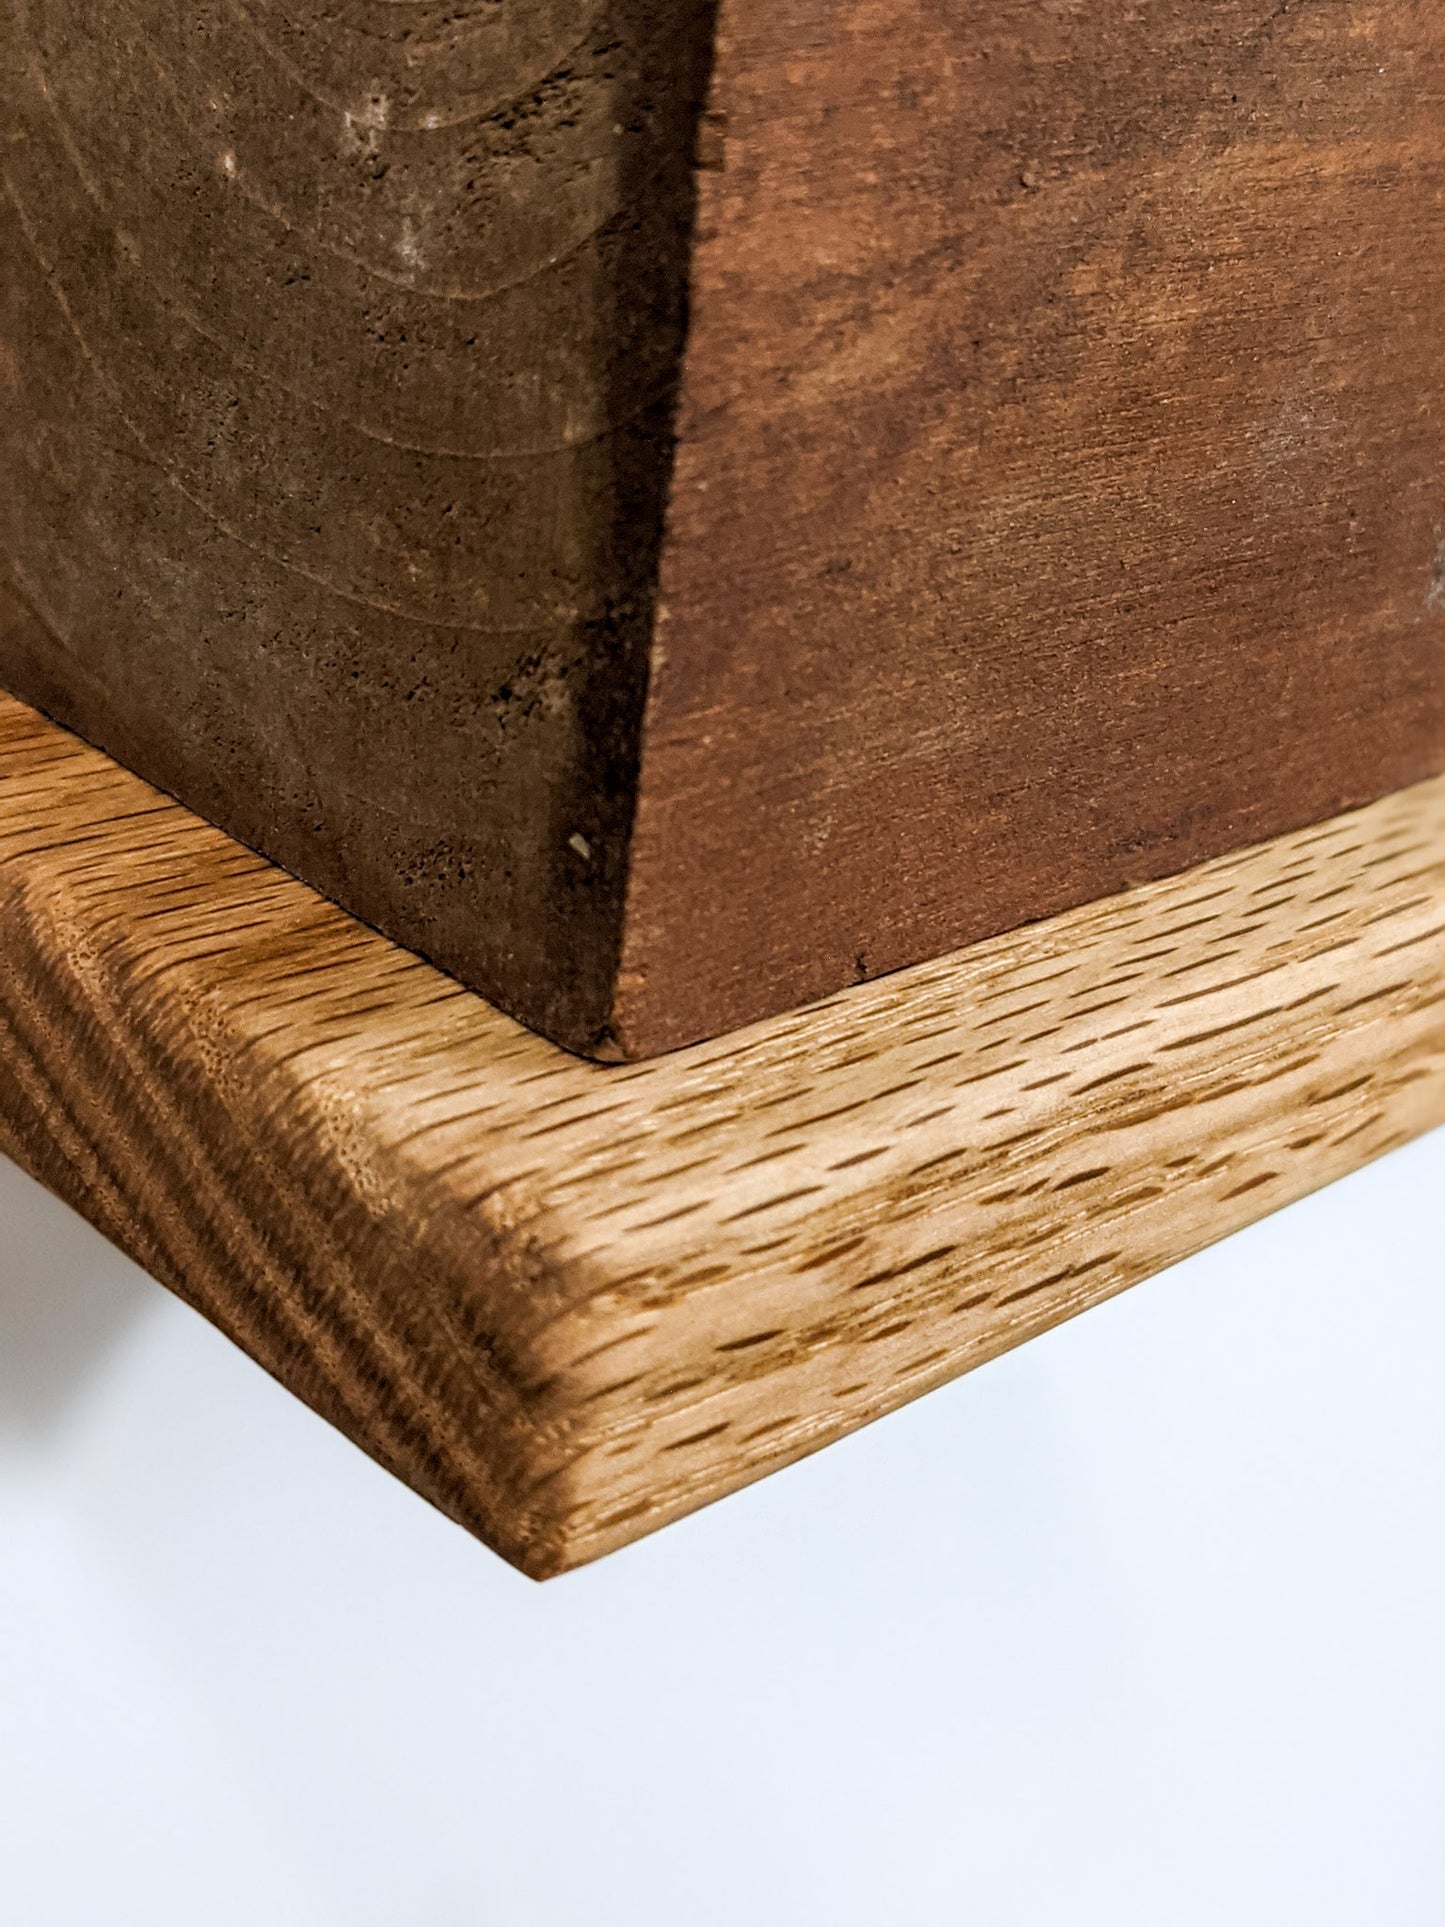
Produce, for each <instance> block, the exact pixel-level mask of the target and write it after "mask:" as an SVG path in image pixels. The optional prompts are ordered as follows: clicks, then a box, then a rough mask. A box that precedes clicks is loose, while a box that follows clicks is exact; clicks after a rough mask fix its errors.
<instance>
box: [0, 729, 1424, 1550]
mask: <svg viewBox="0 0 1445 1927" xmlns="http://www.w3.org/2000/svg"><path fill="white" fill-rule="evenodd" d="M0 918H3V936H0V942H3V947H0V1144H3V1146H4V1148H5V1149H6V1150H8V1151H9V1152H10V1153H11V1155H13V1156H14V1157H16V1158H17V1159H18V1160H19V1161H20V1163H22V1164H23V1165H24V1166H25V1167H26V1168H27V1169H28V1170H30V1171H31V1172H33V1173H34V1174H35V1175H36V1176H37V1177H39V1178H40V1179H41V1180H42V1181H43V1182H44V1183H46V1184H47V1185H49V1186H50V1187H51V1188H52V1189H53V1190H54V1191H56V1192H58V1193H59V1194H60V1195H61V1196H62V1197H63V1198H66V1199H68V1200H69V1202H70V1203H71V1204H73V1205H74V1206H76V1208H77V1209H79V1210H80V1211H82V1212H83V1213H84V1214H85V1216H86V1217H88V1218H89V1219H90V1220H91V1221H92V1222H93V1223H94V1224H96V1225H97V1226H99V1228H100V1229H101V1230H102V1231H103V1232H105V1233H106V1235H107V1236H109V1237H110V1238H112V1239H114V1240H115V1242H116V1243H117V1244H119V1245H120V1246H121V1247H122V1248H123V1249H125V1250H126V1251H128V1252H129V1253H130V1254H131V1255H132V1256H133V1257H134V1258H136V1259H137V1260H138V1261H139V1262H140V1263H141V1264H142V1265H144V1266H145V1267H146V1269H147V1270H148V1271H150V1272H152V1273H153V1274H154V1275H155V1276H156V1277H157V1278H159V1279H161V1280H162V1281H163V1282H164V1283H165V1284H167V1285H169V1286H170V1287H171V1288H172V1289H173V1290H175V1291H177V1292H179V1293H180V1294H181V1296H183V1297H184V1298H186V1299H187V1300H188V1301H189V1302H190V1303H192V1304H193V1305H195V1306H197V1307H198V1308H199V1309H200V1310H201V1311H202V1312H204V1313H205V1315H206V1316H207V1317H208V1318H211V1319H213V1320H214V1321H215V1322H216V1324H218V1325H219V1326H220V1327H221V1328H222V1329H223V1330H224V1331H226V1332H228V1333H229V1334H230V1336H231V1337H232V1338H234V1339H235V1340H236V1342H237V1343H238V1344H240V1345H242V1346H244V1348H245V1349H246V1350H247V1351H248V1352H249V1353H250V1354H251V1355H252V1356H253V1357H254V1358H256V1359H257V1360H259V1362H260V1363H261V1364H262V1365H264V1366H265V1367H266V1368H267V1370H269V1371H271V1372H273V1373H274V1374H275V1375H276V1377H277V1378H279V1379H280V1380H281V1381H282V1382H283V1383H284V1384H286V1385H288V1386H289V1387H290V1388H291V1389H292V1390H293V1391H294V1392H296V1393H297V1394H298V1395H299V1396H300V1397H301V1398H303V1399H305V1400H306V1401H307V1402H308V1403H309V1404H310V1405H312V1406H314V1407H315V1409H316V1410H317V1411H318V1412H320V1413H322V1414H323V1415H324V1416H325V1417H326V1418H328V1419H329V1420H331V1421H332V1423H334V1424H335V1425H337V1426H339V1427H340V1428H341V1429H342V1430H343V1431H344V1432H346V1433H347V1434H348V1435H349V1436H350V1437H351V1438H352V1439H354V1440H355V1441H356V1443H357V1444H358V1445H360V1446H362V1447H363V1448H364V1449H365V1450H366V1451H368V1452H369V1453H371V1454H372V1455H373V1457H375V1458H376V1459H378V1460H379V1461H380V1462H381V1463H382V1464H383V1465H385V1466H387V1467H389V1468H390V1469H391V1470H392V1471H393V1472H395V1473H396V1474H397V1475H398V1476H399V1477H401V1478H403V1479H405V1480H407V1481H408V1482H409V1483H410V1484H411V1485H412V1486H414V1487H415V1488H416V1490H417V1491H418V1492H420V1493H422V1494H423V1495H424V1496H425V1497H426V1498H428V1499H429V1500H431V1501H432V1502H433V1503H434V1504H436V1505H438V1506H440V1507H441V1508H442V1509H443V1510H444V1511H445V1512H447V1513H449V1514H451V1516H452V1517H453V1518H455V1519H457V1520H459V1521H460V1522H461V1523H462V1524H463V1525H464V1526H466V1527H468V1528H469V1529H470V1530H472V1531H473V1532H475V1533H477V1534H478V1535H479V1536H480V1537H481V1538H483V1539H484V1540H486V1541H487V1542H488V1544H490V1545H492V1546H495V1547H496V1549H497V1550H498V1551H499V1552H501V1553H502V1554H503V1555H504V1556H505V1557H507V1558H508V1559H510V1560H512V1561H513V1562H514V1563H516V1564H517V1565H519V1566H521V1567H522V1568H523V1569H524V1570H525V1571H527V1572H530V1573H533V1574H536V1575H539V1576H542V1575H546V1574H549V1573H554V1572H557V1571H560V1570H562V1569H564V1568H565V1567H568V1566H571V1565H576V1564H578V1563H580V1562H582V1561H585V1560H587V1559H591V1558H595V1557H596V1556H597V1555H598V1554H600V1553H604V1552H607V1551H608V1550H610V1549H611V1548H613V1547H616V1546H618V1545H621V1544H623V1543H624V1542H625V1541H627V1540H629V1539H632V1538H636V1537H638V1536H639V1535H641V1534H643V1533H645V1532H648V1531H651V1530H652V1529H653V1528H655V1527H657V1526H660V1525H662V1524H664V1523H665V1522H666V1521H668V1520H670V1519H673V1518H676V1517H677V1516H678V1515H679V1514H681V1513H684V1512H687V1511H689V1510H690V1509H692V1508H693V1507H695V1506H699V1505H702V1504H704V1503H706V1502H707V1501H708V1500H710V1499H715V1498H717V1497H718V1496H720V1495H721V1494H722V1493H725V1492H727V1491H730V1490H732V1489H733V1488H735V1487H737V1486H740V1485H742V1484H744V1483H746V1482H747V1481H749V1480H751V1479H754V1478H757V1477H759V1476H761V1475H762V1474H764V1473H766V1472H769V1471H772V1470H774V1469H775V1468H777V1467H779V1466H782V1465H785V1464H787V1463H788V1462H789V1461H790V1460H792V1459H796V1458H798V1457H799V1456H801V1455H802V1454H803V1453H806V1452H809V1451H812V1450H814V1449H815V1448H816V1447H818V1446H820V1445H823V1444H826V1443H827V1442H828V1441H829V1440H831V1439H835V1438H837V1437H839V1436H840V1435H841V1434H843V1433H845V1432H848V1431H850V1430H852V1429H853V1428H854V1427H856V1426H859V1425H862V1424H864V1423H866V1422H867V1421H868V1420H869V1419H872V1418H875V1417H877V1416H878V1415H879V1414H880V1413H882V1412H885V1411H887V1410H889V1409H890V1408H891V1407H894V1406H897V1405H899V1404H901V1403H903V1402H904V1401H905V1400H907V1399H910V1398H913V1397H916V1396H917V1395H918V1394H919V1393H921V1392H925V1391H927V1390H928V1389H929V1388H930V1387H932V1386H935V1385H938V1384H940V1383H942V1382H943V1381H944V1380H946V1379H948V1378H951V1377H953V1376H954V1375H956V1374H957V1373H959V1372H963V1371H966V1370H967V1369H968V1368H969V1367H971V1366H973V1365H977V1364H979V1363H980V1362H982V1361H983V1360H985V1359H987V1358H989V1357H991V1356H993V1355H995V1354H996V1353H998V1352H1000V1351H1002V1350H1004V1349H1005V1348H1007V1347H1008V1346H1011V1345H1015V1344H1018V1343H1019V1342H1020V1341H1021V1340H1023V1339H1026V1338H1028V1337H1030V1336H1032V1335H1033V1334H1035V1333H1037V1332H1040V1331H1042V1330H1044V1329H1045V1328H1046V1327H1048V1326H1050V1325H1053V1324H1055V1323H1057V1322H1058V1321H1059V1320H1061V1319H1063V1318H1067V1317H1069V1316H1071V1315H1072V1314H1073V1313H1075V1312H1078V1311H1081V1310H1083V1309H1084V1308H1085V1307H1086V1306H1089V1305H1091V1304H1094V1303H1096V1302H1098V1301H1099V1300H1100V1299H1102V1298H1105V1297H1107V1296H1109V1295H1110V1294H1111V1293H1113V1292H1116V1291H1119V1290H1121V1289H1122V1288H1123V1287H1124V1286H1126V1285H1129V1284H1132V1283H1134V1282H1136V1281H1137V1280H1139V1279H1141V1278H1143V1277H1145V1276H1147V1275H1148V1274H1149V1273H1151V1272H1153V1271H1156V1270H1158V1269H1159V1268H1160V1267H1161V1266H1164V1265H1167V1264H1169V1263H1171V1262H1172V1261H1174V1260H1175V1259H1178V1258H1180V1257H1183V1256H1184V1255H1185V1254H1187V1253H1188V1252H1191V1251H1194V1250H1196V1249H1198V1248H1199V1247H1200V1246H1202V1245H1204V1244H1206V1243H1208V1242H1209V1241H1211V1240H1212V1239H1215V1238H1218V1237H1221V1236H1223V1235H1224V1234H1225V1233H1227V1232H1230V1231H1233V1230H1236V1229H1238V1228H1239V1227H1240V1226H1242V1225H1244V1224H1246V1223H1248V1222H1249V1221H1250V1220H1252V1219H1254V1218H1257V1217H1260V1216H1262V1215H1263V1214H1264V1213H1266V1212H1268V1211H1271V1210H1274V1209H1275V1208H1276V1207H1278V1206H1279V1205H1282V1204H1284V1203H1286V1202H1287V1201H1289V1200H1291V1199H1294V1198H1297V1197H1300V1196H1301V1195H1303V1194H1304V1193H1305V1192H1307V1191H1310V1190H1312V1189H1313V1188H1315V1187H1316V1186H1319V1185H1321V1184H1324V1183H1327V1182H1329V1181H1330V1180H1332V1179H1334V1178H1337V1177H1340V1176H1342V1175H1343V1174H1344V1173H1345V1172H1347V1171H1349V1170H1351V1169H1353V1168H1354V1167H1355V1166H1357V1165H1360V1164H1363V1163H1364V1162H1366V1161H1367V1160H1368V1159H1370V1158H1373V1157H1376V1156H1378V1155H1379V1154H1380V1153H1381V1152H1383V1151H1386V1150H1388V1149H1390V1148H1391V1147H1392V1146H1395V1145H1398V1144H1401V1143H1403V1142H1404V1141H1405V1140H1406V1139H1408V1138H1409V1137H1411V1136H1413V1135H1414V1134H1416V1133H1417V1132H1420V1131H1423V1130H1425V1129H1427V1128H1429V1127H1430V1126H1432V1125H1435V1124H1437V1123H1439V1122H1441V1121H1442V1120H1445V780H1441V781H1436V782H1433V783H1428V784H1424V785H1422V786H1420V787H1418V788H1416V789H1413V790H1408V791H1404V792H1402V793H1400V794H1398V795H1395V796H1392V797H1388V798H1386V799H1385V800H1384V801H1383V802H1380V803H1377V804H1374V805H1373V806H1371V807H1370V808H1368V809H1365V810H1361V811H1358V812H1355V813H1353V814H1351V815H1348V816H1343V817H1338V818H1336V819H1335V820H1333V821H1332V822H1329V823H1327V824H1324V825H1321V826H1317V827H1315V828H1313V829H1308V830H1304V831H1301V832H1300V833H1298V834H1296V835H1291V836H1286V837H1282V838H1280V839H1278V840H1277V841H1275V842H1273V843H1269V844H1266V845H1262V846H1260V847H1258V848H1255V849H1252V850H1249V851H1246V852H1244V853H1243V854H1241V855H1237V856H1234V857H1230V858H1226V859H1224V860H1222V861H1219V862H1216V863H1212V864H1209V865H1207V866H1205V867H1203V868H1201V869H1198V870H1195V871H1193V872H1191V873H1189V874H1188V875H1185V876H1182V877H1179V878H1176V879H1174V880H1172V881H1169V882H1165V883H1160V884H1152V885H1149V886H1148V887H1146V888H1143V889H1140V890H1137V891H1134V892H1132V893H1130V894H1129V895H1126V896H1122V897H1114V898H1111V899H1109V900H1108V901H1105V902H1102V903H1098V904H1094V905H1091V906H1089V907H1088V908H1086V909H1083V910H1079V911H1076V912H1073V913H1071V914H1069V915H1067V916H1063V917H1059V918H1056V919H1054V920H1053V921H1051V922H1048V923H1044V924H1039V925H1035V926H1033V927H1032V928H1029V929H1026V930H1021V931H1018V932H1016V933H1014V934H1013V935H1011V936H1009V937H1006V938H1002V939H999V940H997V941H994V942H991V943H986V944H983V945H980V946H978V947H977V948H976V949H973V950H970V951H967V952H965V953H963V954H961V955H959V956H955V957H952V958H948V959H945V960H943V961H941V962H937V963H932V964H927V965H923V966H920V967H919V968H917V969H913V970H908V971H905V972H902V973H900V974H899V975H897V976H894V977H890V978H887V979H885V980H883V981H881V982H878V983H873V984H867V985H861V986H859V987H858V988H856V989H854V990H850V991H847V992H845V993H843V994H841V995H839V996H836V997H833V998H831V999H830V1000H828V1001H827V1002H826V1003H823V1004H819V1005H816V1006H814V1007H813V1008H811V1009H809V1010H806V1011H802V1012H798V1013H795V1014H793V1015H790V1016H788V1017H785V1018H781V1019H778V1020H775V1021H772V1022H769V1023H767V1024H764V1025H761V1026H758V1027H756V1028H754V1029H753V1030H751V1031H747V1032H744V1033H740V1034H738V1035H736V1036H733V1037H730V1038H727V1039H724V1040H722V1041H720V1042H717V1043H713V1044H708V1045H702V1046H699V1047H697V1048H695V1049H691V1050H687V1051H684V1052H681V1053H679V1054H678V1055H676V1056H673V1057H669V1058H664V1059H661V1060H658V1061H656V1062H653V1063H649V1064H645V1065H632V1066H627V1067H622V1068H609V1067H604V1066H599V1065H595V1064H589V1063H584V1062H582V1061H580V1060H578V1059H575V1058H572V1057H569V1056H567V1055H565V1054H564V1053H563V1052H561V1051H560V1050H558V1049H557V1048H555V1047H554V1046H552V1045H550V1044H547V1043H545V1042H543V1041H542V1040H540V1039H539V1038H537V1037H534V1036H532V1035H531V1034H529V1033H528V1032H526V1031H524V1030H522V1029H520V1028H519V1027H518V1026H517V1025H516V1024H514V1023H512V1022H511V1021H510V1020H509V1019H507V1018H505V1017H503V1016H501V1015H500V1014H499V1013H498V1012H496V1011H494V1010H492V1009H491V1008H489V1007H488V1006H487V1005H486V1004H484V1003H482V1002H481V1001H480V1000H479V999H478V998H476V997H475V996H472V995H470V994H469V993H467V992H465V991H463V990H460V989H459V988H458V987H457V986H456V985H455V984H453V983H452V982H451V981H450V980H449V979H447V978H445V977H443V976H441V975H439V974H438V973H437V972H436V971H435V970H432V969H431V968H429V967H428V966H427V965H426V964H423V963H421V962H419V961H418V960H417V959H415V958H414V957H412V956H410V955H408V954H407V953H406V952H404V951H401V950H398V949H396V948H394V947H393V946H392V945H390V944H388V943H387V942H385V941H384V940H383V939H381V938H380V937H377V936H376V935H374V934H373V933H372V932H370V931H368V930H366V929H364V928H362V927H361V926H360V925H358V924H356V923H354V922H353V921H351V920H350V919H349V918H348V917H346V916H345V915H343V914H342V913H341V912H340V911H338V910H336V909H334V908H332V907H331V906H330V905H329V904H327V903H325V902H323V901H322V900H321V899H320V898H318V897H317V896H315V895H314V894H313V893H312V892H310V891H309V890H307V889H305V888H304V887H303V886H302V885H300V884H298V883H296V882H294V881H293V880H292V879H291V878H290V877H288V876H286V875H284V874H283V873H282V872H280V871H278V870H276V869H274V868H273V867H272V866H270V865H269V864H267V863H264V862H263V861H261V860H260V859H259V858H257V857H255V856H254V855H252V854H251V853H250V852H248V851H247V850H245V849H243V848H242V847H240V846H239V845H238V844H235V843H233V842H231V841H230V840H228V839H227V838H226V837H225V836H223V835H221V834H220V833H219V832H218V831H216V830H213V829H211V828H210V827H208V826H207V825H206V824H204V823H202V822H201V821H199V820H198V819H197V818H196V817H194V816H192V815H190V814H188V813H187V812H186V811H185V810H183V809H181V808H179V807H178V806H177V805H176V804H174V803H171V802H169V801H168V800H166V799H165V798H164V797H162V796H160V795H159V794H157V793H156V792H155V791H154V790H151V789H149V788H147V787H146V785H145V784H143V783H141V782H140V781H138V780H137V779H136V778H135V777H133V776H131V775H129V774H128V773H126V772H125V771H123V770H122V769H120V768H118V767H117V766H116V765H115V764H114V763H112V762H110V761H109V760H108V759H107V758H106V757H104V756H102V755H101V754H99V753H98V752H97V751H95V750H92V749H90V748H87V747H86V746H85V745H83V744H82V743H80V742H78V741H77V740H76V739H75V738H74V737H72V736H69V735H67V734H66V733H65V732H64V731H62V730H60V729H58V728H56V727H54V726H53V725H52V724H50V723H48V722H45V721H43V720H42V719H41V718H40V717H39V716H37V715H36V714H35V713H34V712H33V711H31V710H29V709H26V708H25V707H23V706H22V705H21V704H19V703H17V702H14V701H12V700H10V699H8V698H5V699H0Z"/></svg>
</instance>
